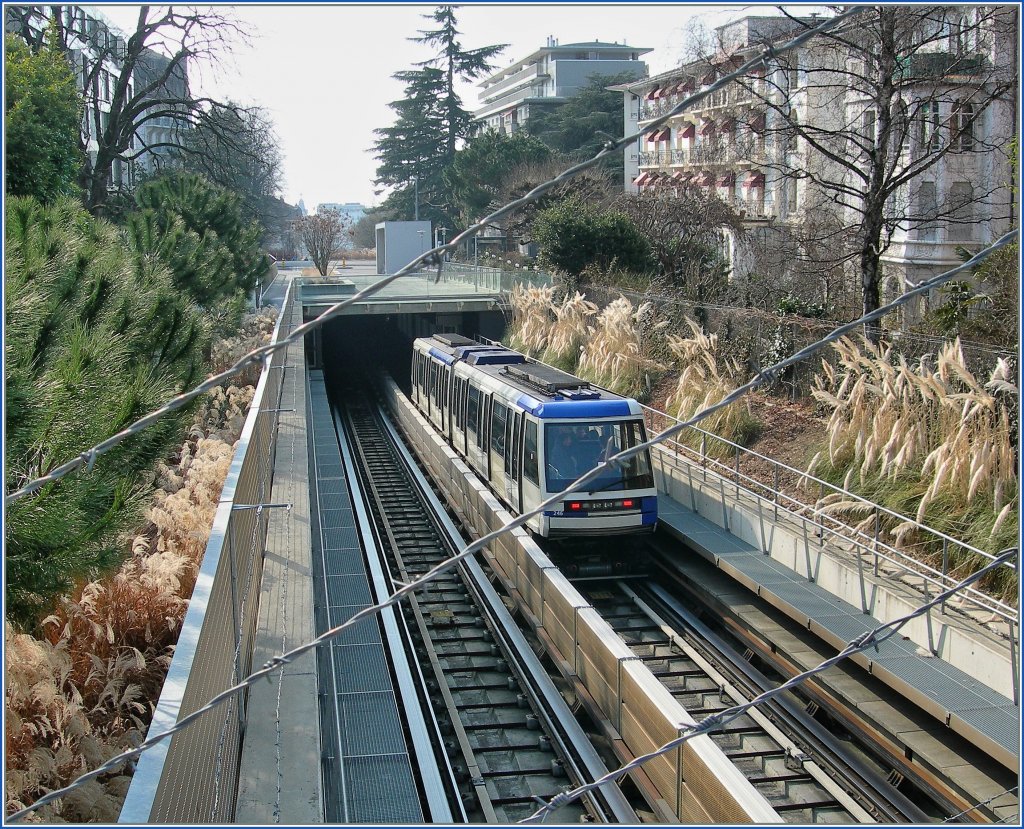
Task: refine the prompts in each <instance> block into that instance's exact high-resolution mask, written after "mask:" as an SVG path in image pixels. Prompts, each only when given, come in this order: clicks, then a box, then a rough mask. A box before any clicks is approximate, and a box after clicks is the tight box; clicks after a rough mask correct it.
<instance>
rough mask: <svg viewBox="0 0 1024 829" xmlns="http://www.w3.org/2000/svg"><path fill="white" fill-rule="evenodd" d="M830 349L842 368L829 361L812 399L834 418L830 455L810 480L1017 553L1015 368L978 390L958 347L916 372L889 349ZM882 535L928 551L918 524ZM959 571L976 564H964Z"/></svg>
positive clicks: (845, 344)
mask: <svg viewBox="0 0 1024 829" xmlns="http://www.w3.org/2000/svg"><path fill="white" fill-rule="evenodd" d="M834 348H835V350H836V352H837V353H838V355H839V364H838V367H836V368H832V367H831V366H830V365H829V364H828V363H827V362H823V363H822V366H823V369H822V371H823V373H822V374H821V375H819V376H818V377H817V378H816V381H815V386H816V387H815V389H814V391H813V394H814V397H815V399H816V400H818V402H819V403H821V404H822V405H824V406H825V407H826V408H828V409H830V410H831V416H830V418H829V421H828V427H827V435H826V437H827V446H826V447H825V448H824V449H822V451H821V452H819V453H818V454H817V455H815V457H814V459H813V460H812V462H811V464H810V467H809V469H808V472H809V473H813V474H818V475H820V476H822V477H825V478H827V479H829V480H831V481H833V482H841V484H842V486H843V488H844V489H847V490H850V491H853V492H856V493H858V494H860V495H862V496H864V497H866V498H868V499H870V500H872V501H876V502H878V503H880V504H883V505H885V506H888V507H889V508H890V509H893V510H895V511H897V512H901V513H903V514H905V515H913V516H914V517H915V519H916V521H917V522H922V523H927V524H928V525H930V526H933V527H935V528H936V529H939V530H941V531H943V532H946V533H948V534H949V535H951V536H953V537H954V538H959V539H963V540H964V541H966V542H967V543H969V544H971V545H973V546H975V547H977V548H979V549H983V550H986V551H988V552H996V551H998V550H1000V549H1003V548H1004V547H1007V546H1011V545H1012V544H1013V543H1014V541H1015V539H1016V535H1017V521H1018V511H1019V503H1020V495H1019V483H1018V479H1017V446H1016V420H1017V413H1018V411H1019V392H1018V389H1017V387H1016V386H1015V385H1014V382H1013V373H1012V371H1011V369H1010V366H1009V365H1007V363H1006V362H1005V361H1004V360H1001V359H1000V360H999V361H998V363H997V365H996V368H995V369H994V371H993V372H992V374H991V376H990V378H989V380H988V382H986V383H982V382H981V381H979V380H978V379H976V378H975V377H974V375H973V374H972V373H971V372H970V371H968V369H967V367H966V365H965V363H964V358H963V352H962V350H961V347H960V341H959V340H956V341H954V342H951V343H947V344H946V345H945V346H943V348H942V349H941V350H940V351H939V354H938V357H937V359H936V360H935V365H934V366H933V365H932V364H931V359H930V357H929V356H925V357H923V358H922V359H921V360H920V361H919V362H918V364H917V365H915V366H911V365H909V364H908V363H907V362H906V360H905V359H903V358H902V357H901V358H899V360H898V362H897V363H894V362H893V359H892V352H891V350H888V349H885V350H881V349H879V348H877V347H876V346H873V345H872V344H871V343H869V342H866V341H865V342H864V343H863V345H862V346H858V345H857V344H855V343H854V342H853V341H852V340H849V339H846V338H844V339H843V340H840V341H839V342H837V343H835V344H834ZM824 506H825V507H826V508H827V509H829V510H830V511H832V512H835V513H851V511H855V510H856V509H858V507H857V505H856V504H853V503H849V502H847V501H844V500H842V499H841V498H839V497H831V498H827V499H826V503H825V504H824ZM873 520H874V518H873V516H869V517H868V518H866V519H865V522H873ZM862 523H864V522H862ZM864 525H865V527H866V526H867V524H866V523H865V524H864ZM886 529H887V530H888V531H889V532H890V534H891V536H892V539H893V540H894V541H895V543H897V544H898V545H902V546H903V547H906V548H909V549H914V548H915V546H916V545H920V544H921V543H922V537H921V534H920V533H919V532H918V528H917V525H916V523H915V522H914V521H908V522H904V523H902V524H899V525H892V524H891V523H890V526H888V527H887V528H886ZM919 552H920V553H921V554H922V555H924V556H925V557H927V556H928V555H929V554H931V555H932V556H934V552H933V551H931V550H929V549H921V550H919ZM958 563H959V565H960V566H961V567H964V568H968V567H971V566H973V565H974V564H975V562H972V561H971V560H970V557H969V556H963V555H961V556H959V561H958ZM1006 586H1007V587H1009V585H1008V584H1007V585H1006ZM1013 590H1014V591H1015V587H1014V588H1013Z"/></svg>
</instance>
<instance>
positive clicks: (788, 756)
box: [577, 580, 930, 824]
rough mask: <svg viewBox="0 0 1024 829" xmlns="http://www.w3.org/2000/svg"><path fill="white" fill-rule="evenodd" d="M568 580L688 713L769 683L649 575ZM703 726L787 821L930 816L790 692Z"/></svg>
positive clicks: (709, 709)
mask: <svg viewBox="0 0 1024 829" xmlns="http://www.w3.org/2000/svg"><path fill="white" fill-rule="evenodd" d="M577 586H578V588H579V589H580V592H581V593H583V595H584V596H585V597H586V598H587V599H588V601H590V602H591V604H592V605H593V606H594V607H595V608H596V609H597V610H598V612H600V613H601V615H602V616H603V617H604V618H605V620H606V621H607V622H609V624H611V626H612V627H613V628H614V629H615V630H616V631H617V632H618V634H619V636H620V637H621V638H622V639H623V640H624V641H625V642H626V644H627V645H628V646H629V647H630V648H631V649H632V651H633V652H634V653H635V654H636V656H637V657H638V658H639V659H640V660H642V661H643V662H644V663H645V664H646V665H647V667H648V668H649V669H650V670H651V671H652V672H653V673H654V674H655V676H657V677H658V678H659V679H660V680H661V682H662V683H663V684H664V685H665V686H666V687H667V688H668V689H669V691H670V692H671V693H672V695H673V696H674V697H675V698H676V699H677V700H678V701H679V702H680V703H681V704H682V705H683V706H684V707H685V708H686V709H687V711H689V712H690V714H691V715H692V716H693V717H694V719H695V720H697V721H699V720H701V719H702V718H704V717H705V716H709V715H712V714H715V713H718V712H720V711H723V710H725V709H727V708H730V707H732V706H734V705H736V704H738V703H740V702H745V701H747V700H749V699H751V698H753V697H754V696H756V695H757V694H759V693H760V692H762V691H764V690H766V689H768V688H771V687H774V685H775V684H776V683H773V682H772V681H770V680H769V679H767V678H766V677H764V676H763V675H761V674H759V673H758V671H757V670H756V669H754V668H753V667H752V666H751V665H750V664H749V663H747V662H746V660H745V659H744V658H743V656H742V655H740V654H738V653H736V652H735V651H734V650H732V649H731V648H730V647H729V646H728V644H727V643H725V642H724V641H722V640H721V639H720V638H718V637H717V636H716V635H715V634H714V633H712V632H711V631H710V630H709V629H708V628H706V627H705V626H704V625H703V624H702V623H701V622H700V621H699V620H698V619H697V618H696V617H695V616H694V615H693V614H692V613H691V612H690V611H689V610H687V609H686V608H685V607H683V605H682V604H681V603H679V602H678V601H677V600H676V599H675V598H673V597H672V596H671V595H670V594H669V593H668V592H667V591H665V590H664V589H663V588H661V587H659V586H658V585H657V584H656V583H654V582H653V581H650V580H644V581H629V582H624V581H617V582H611V581H609V582H603V583H599V582H590V583H586V584H582V585H577ZM710 736H711V739H712V740H713V741H714V742H715V743H716V744H717V745H718V746H719V748H720V749H721V750H722V751H723V753H724V754H725V755H726V757H728V758H729V759H730V760H731V761H732V762H733V763H734V764H735V765H736V766H737V767H738V768H739V769H740V770H741V771H742V772H743V773H744V774H745V775H746V777H747V779H748V780H749V781H750V782H751V783H752V784H753V785H754V787H755V788H756V789H757V790H758V791H759V792H760V793H761V794H762V795H763V796H764V797H765V799H766V800H767V801H768V802H769V803H770V804H771V805H772V807H773V808H774V809H775V810H776V811H777V812H778V813H779V815H780V816H782V818H783V819H784V820H786V821H787V822H790V823H824V824H829V823H869V822H886V823H906V822H914V823H916V822H927V821H929V820H930V818H929V817H928V816H927V815H926V814H925V813H924V812H922V811H921V810H920V809H919V808H918V807H917V806H916V805H915V804H914V803H912V802H911V801H910V800H908V799H907V798H906V797H904V796H902V795H901V794H900V793H899V792H898V791H897V790H896V789H895V788H893V787H892V786H891V785H889V784H888V782H887V781H886V779H885V777H884V776H880V775H878V774H877V773H876V772H875V770H873V769H872V768H870V767H869V766H868V765H866V764H864V763H863V762H861V761H860V759H859V758H858V757H857V756H856V755H855V754H853V753H851V752H850V751H849V750H848V749H847V748H846V747H845V746H844V745H843V744H842V743H841V742H840V741H839V740H837V739H836V738H835V737H834V736H833V735H832V734H830V733H828V731H827V730H826V729H825V728H823V727H822V726H821V725H820V724H819V723H817V722H816V721H815V720H814V719H813V718H812V717H811V716H810V715H809V714H807V712H806V711H804V710H803V709H802V708H801V707H800V706H799V705H797V704H796V703H794V702H793V701H792V700H787V699H781V700H778V701H771V702H769V703H768V704H765V705H761V706H759V707H758V708H757V709H751V710H749V711H747V712H746V713H744V714H743V715H741V716H740V717H738V718H737V719H735V720H733V721H731V722H730V723H728V724H726V725H725V726H724V727H722V728H720V729H717V730H715V731H713V732H712V733H711V735H710Z"/></svg>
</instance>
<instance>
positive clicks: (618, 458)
mask: <svg viewBox="0 0 1024 829" xmlns="http://www.w3.org/2000/svg"><path fill="white" fill-rule="evenodd" d="M1015 238H1016V232H1011V233H1007V234H1005V235H1004V236H1003V237H1002V238H1000V239H999V241H997V242H996V243H995V244H994V245H992V246H990V247H988V248H986V249H985V250H983V251H981V252H979V253H978V254H976V255H975V256H974V257H972V258H971V259H970V260H968V261H967V262H965V263H963V264H962V265H960V266H958V267H956V268H953V269H952V270H949V271H946V272H945V273H943V274H939V275H938V276H936V277H934V278H933V279H931V280H928V281H927V282H924V283H922V284H921V285H919V286H918V287H917V288H915V289H913V290H911V291H908V292H907V293H905V294H903V295H902V296H900V297H898V298H897V299H895V300H893V301H892V302H891V303H889V304H888V305H885V306H883V307H881V308H878V309H877V310H875V311H873V312H871V313H870V314H865V315H863V316H862V317H860V318H859V319H857V320H854V321H853V322H851V323H848V324H847V325H843V326H840V327H839V328H837V329H835V330H834V331H832V332H831V333H830V334H829V335H828V336H826V337H823V338H822V339H820V340H818V341H817V342H816V343H812V344H811V345H808V346H807V347H806V348H804V349H802V350H801V351H799V352H797V353H796V354H794V355H792V356H791V357H787V358H786V359H784V360H781V361H780V362H778V363H776V364H775V365H773V366H770V367H769V368H767V369H765V370H763V371H762V372H761V373H760V374H758V375H757V376H756V377H754V378H753V379H752V380H750V381H749V382H748V383H745V384H744V385H743V386H740V387H739V388H737V389H735V390H734V391H733V392H732V393H730V394H729V395H728V396H726V397H725V398H723V399H722V400H721V401H720V402H718V403H716V404H714V405H712V406H708V407H707V408H705V409H702V410H701V411H699V412H697V413H696V414H694V415H693V417H691V418H690V419H689V420H686V421H683V422H680V423H678V424H676V425H675V426H672V427H671V428H669V429H666V430H664V431H662V432H660V433H659V434H657V435H655V436H654V437H653V438H651V439H650V440H648V441H646V442H644V443H641V444H638V445H636V446H634V447H631V448H629V449H626V450H623V451H622V452H619V453H618V454H616V455H613V456H612V457H610V458H609V459H608V460H606V461H604V462H603V463H601V464H599V465H598V466H596V467H594V468H593V469H591V470H590V471H589V472H587V473H585V474H583V475H581V476H580V477H579V478H577V479H576V480H575V481H573V482H572V483H571V484H569V485H568V486H567V487H566V488H565V489H564V490H562V491H561V492H559V493H556V494H554V495H552V496H551V497H549V498H548V499H547V500H545V501H543V502H541V503H540V504H539V505H538V506H537V507H536V508H535V509H533V510H530V511H529V512H525V513H523V514H522V515H520V516H518V517H517V518H515V519H513V520H512V521H509V522H508V523H506V524H504V525H503V526H501V527H499V528H497V529H496V530H493V531H492V532H490V533H487V534H486V535H483V536H481V537H480V538H478V539H477V540H476V541H474V542H473V543H471V544H469V545H468V546H467V547H466V548H465V549H463V550H461V551H460V552H459V553H457V554H456V555H454V556H451V557H450V558H448V559H446V560H444V561H442V562H441V563H439V564H438V565H436V566H435V567H433V568H432V569H431V570H429V571H427V572H426V573H425V574H424V575H422V576H421V577H420V578H418V579H416V580H415V581H412V582H410V583H408V584H406V585H404V586H403V587H401V588H400V589H399V590H398V591H396V592H395V593H393V594H392V595H391V596H389V597H388V598H387V599H385V600H384V601H382V602H380V603H378V604H375V605H371V606H369V607H366V608H364V609H363V610H361V611H359V612H358V613H356V614H355V615H354V616H352V617H351V618H350V619H349V620H348V621H346V622H344V623H342V624H340V625H338V626H337V627H334V628H331V629H330V630H327V631H325V632H324V633H322V634H321V635H320V636H318V637H316V638H315V639H313V640H311V641H309V642H306V643H304V644H302V645H299V646H298V647H296V648H293V649H292V650H291V651H288V652H286V653H284V654H281V655H280V656H277V657H275V658H274V659H271V660H270V661H268V662H267V663H266V664H264V665H263V667H261V668H260V669H259V670H258V671H254V672H253V673H251V674H250V675H249V676H248V677H246V678H245V679H244V680H242V681H241V682H239V683H237V684H235V685H233V686H231V687H229V688H226V689H225V690H224V691H221V692H220V693H219V694H217V695H216V696H214V697H213V698H212V699H211V700H210V701H209V702H208V703H206V705H204V706H202V707H201V708H198V709H196V710H195V711H194V712H192V713H191V714H189V715H188V716H186V717H184V718H182V719H181V720H179V721H178V722H177V723H176V724H175V725H174V726H173V727H172V728H169V729H167V730H166V731H163V732H161V733H159V734H155V735H150V736H147V738H146V739H145V740H144V741H143V742H142V743H140V744H139V745H138V746H136V747H135V748H133V749H131V750H129V751H126V752H123V753H122V754H119V755H117V756H116V757H113V758H111V759H110V760H108V761H107V762H105V763H103V765H101V766H99V767H98V768H96V769H93V770H92V771H90V772H87V773H86V774H83V775H82V776H81V777H79V778H77V779H76V780H75V781H73V782H72V783H70V784H69V785H68V786H64V787H63V788H60V789H55V790H54V791H52V792H49V793H48V794H46V795H44V796H43V797H41V798H40V799H39V800H37V801H36V802H35V803H33V804H31V805H29V806H26V807H25V808H23V809H20V810H18V811H17V812H14V813H13V814H11V815H10V816H9V818H8V820H11V821H15V820H20V819H21V818H23V817H25V816H26V815H28V814H29V813H31V812H33V811H35V810H36V809H38V808H39V807H41V806H44V805H46V804H48V803H52V802H53V801H55V800H57V799H59V798H61V797H63V796H64V795H66V794H68V793H69V792H71V791H73V790H74V789H76V788H78V787H79V786H81V785H83V784H84V783H86V782H88V781H90V780H94V779H95V778H97V777H100V776H102V775H103V774H106V773H107V772H109V771H113V770H114V769H116V768H118V767H119V766H121V765H122V764H123V763H125V762H126V761H128V760H131V759H134V758H135V757H138V756H139V755H140V754H142V753H143V752H144V751H146V750H147V749H149V748H151V747H152V746H154V745H156V744H157V743H159V742H160V741H162V740H165V739H167V738H169V737H171V736H173V735H174V734H175V733H177V732H178V731H181V730H182V729H184V728H186V727H188V725H190V724H191V723H192V722H194V721H195V720H197V719H198V718H199V717H200V716H201V715H202V714H204V713H206V712H207V711H209V710H211V709H213V708H215V707H217V706H218V705H220V704H221V703H222V702H224V701H226V700H228V699H230V698H231V697H232V696H234V695H235V694H237V693H239V692H240V691H243V690H245V689H246V688H248V687H250V686H252V685H254V684H255V683H256V682H258V681H259V680H260V679H262V678H264V677H267V678H268V680H269V676H270V674H271V673H272V672H273V671H275V670H278V669H279V668H283V667H284V666H285V665H288V664H289V663H290V662H292V661H293V660H294V659H296V658H297V657H299V656H301V655H302V654H304V653H306V652H308V651H310V650H313V649H314V648H316V647H318V646H319V645H321V644H323V643H325V642H328V641H330V640H331V639H334V638H335V637H337V636H338V635H340V634H341V633H342V632H344V631H345V630H347V629H348V628H349V627H351V626H353V625H355V624H356V623H357V622H359V621H361V620H362V619H365V618H369V617H370V616H373V615H375V614H377V613H379V612H380V611H382V610H384V609H385V608H387V607H391V606H393V605H396V604H398V602H400V601H401V600H402V599H403V598H404V597H405V596H406V595H408V594H410V593H412V592H414V591H415V590H417V589H419V588H420V587H422V586H424V585H426V584H427V583H429V582H430V581H433V579H434V578H436V577H437V576H439V575H440V574H442V573H444V572H446V571H448V570H450V569H451V568H452V567H454V566H455V565H456V564H458V562H460V561H462V560H463V559H465V558H467V557H469V556H471V555H473V554H474V553H477V552H479V551H480V550H482V549H484V548H485V547H486V546H487V545H488V544H490V543H491V542H492V541H494V540H495V539H497V538H498V537H500V536H501V535H503V534H505V533H507V532H509V531H510V530H513V529H516V528H518V527H521V526H523V525H524V524H526V522H527V521H529V520H530V519H531V518H533V517H534V516H535V515H539V514H540V513H542V512H543V511H544V510H545V509H546V508H548V507H549V506H551V505H552V504H555V503H558V502H560V501H562V500H564V499H565V498H566V497H567V496H568V495H569V494H570V493H571V492H574V491H576V490H578V489H580V488H582V487H583V485H585V484H587V483H589V482H590V481H593V480H595V479H597V478H598V477H599V476H600V475H601V474H602V473H603V472H604V471H605V470H607V469H608V468H609V467H619V466H621V465H622V464H623V463H625V461H626V460H628V459H629V458H631V457H632V456H634V455H636V454H638V453H640V452H642V451H644V450H645V449H649V448H651V447H652V446H654V445H655V444H657V443H660V442H661V441H663V440H666V439H667V438H669V437H672V436H673V435H675V434H677V433H678V432H680V431H682V430H683V429H686V428H688V427H690V426H694V425H696V424H697V423H699V422H700V421H702V420H704V419H705V418H706V417H709V416H710V415H711V414H713V413H714V412H716V411H718V410H719V409H721V408H723V407H724V406H727V405H729V404H730V403H733V402H735V401H736V400H739V399H740V398H741V397H743V396H744V395H745V394H748V393H749V392H751V391H753V390H754V389H755V388H757V387H758V386H760V385H761V384H763V383H766V382H769V380H770V378H771V377H773V376H774V375H775V374H776V373H777V372H780V371H782V370H784V369H785V368H786V367H787V366H789V365H792V364H793V363H794V362H798V361H800V360H804V359H807V358H808V357H810V356H811V355H812V354H815V353H816V352H818V351H820V350H821V349H823V348H824V347H825V346H826V345H828V344H829V343H830V342H834V341H835V340H837V339H839V338H840V337H842V336H844V335H845V334H847V333H849V332H850V331H852V330H853V329H855V328H858V327H860V326H861V325H864V324H865V323H867V322H870V321H871V320H873V319H877V318H878V317H879V316H881V315H882V314H885V313H888V312H889V311H891V310H893V309H894V308H897V307H899V306H901V305H903V304H904V303H906V302H909V301H910V300H911V299H913V298H914V297H915V296H918V295H919V294H920V293H922V292H924V291H928V290H930V289H931V288H933V287H935V286H936V285H941V284H942V283H943V282H946V281H948V280H950V279H952V278H953V277H954V276H956V275H957V274H959V273H960V272H961V271H962V270H964V269H967V268H971V267H974V265H976V264H978V263H979V262H981V261H983V260H984V259H985V258H987V257H988V256H990V255H991V254H992V253H994V252H995V251H997V250H999V249H1000V248H1002V247H1004V246H1005V245H1007V244H1009V243H1010V242H1011V241H1012V240H1013V239H1015ZM1009 558H1010V556H1009V554H1006V555H1003V556H1000V557H999V558H997V559H996V560H995V561H993V562H992V563H990V564H989V565H988V566H986V567H985V568H984V569H983V570H980V571H978V572H977V573H975V574H973V575H972V576H970V577H968V579H966V580H965V581H964V582H961V583H960V584H958V585H956V586H955V587H954V588H951V590H947V591H945V592H944V593H942V594H940V595H942V596H943V597H948V596H950V595H953V594H954V593H956V592H958V591H959V590H960V589H962V588H963V587H965V586H969V585H970V584H973V583H974V582H975V581H976V580H977V579H978V578H980V575H981V574H984V573H987V572H988V571H989V570H991V569H993V568H995V567H996V566H997V565H998V566H1002V564H1004V563H1005V562H1006V561H1007V560H1008V559H1009ZM931 604H932V602H929V603H928V605H925V607H926V608H927V607H930V606H931Z"/></svg>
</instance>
